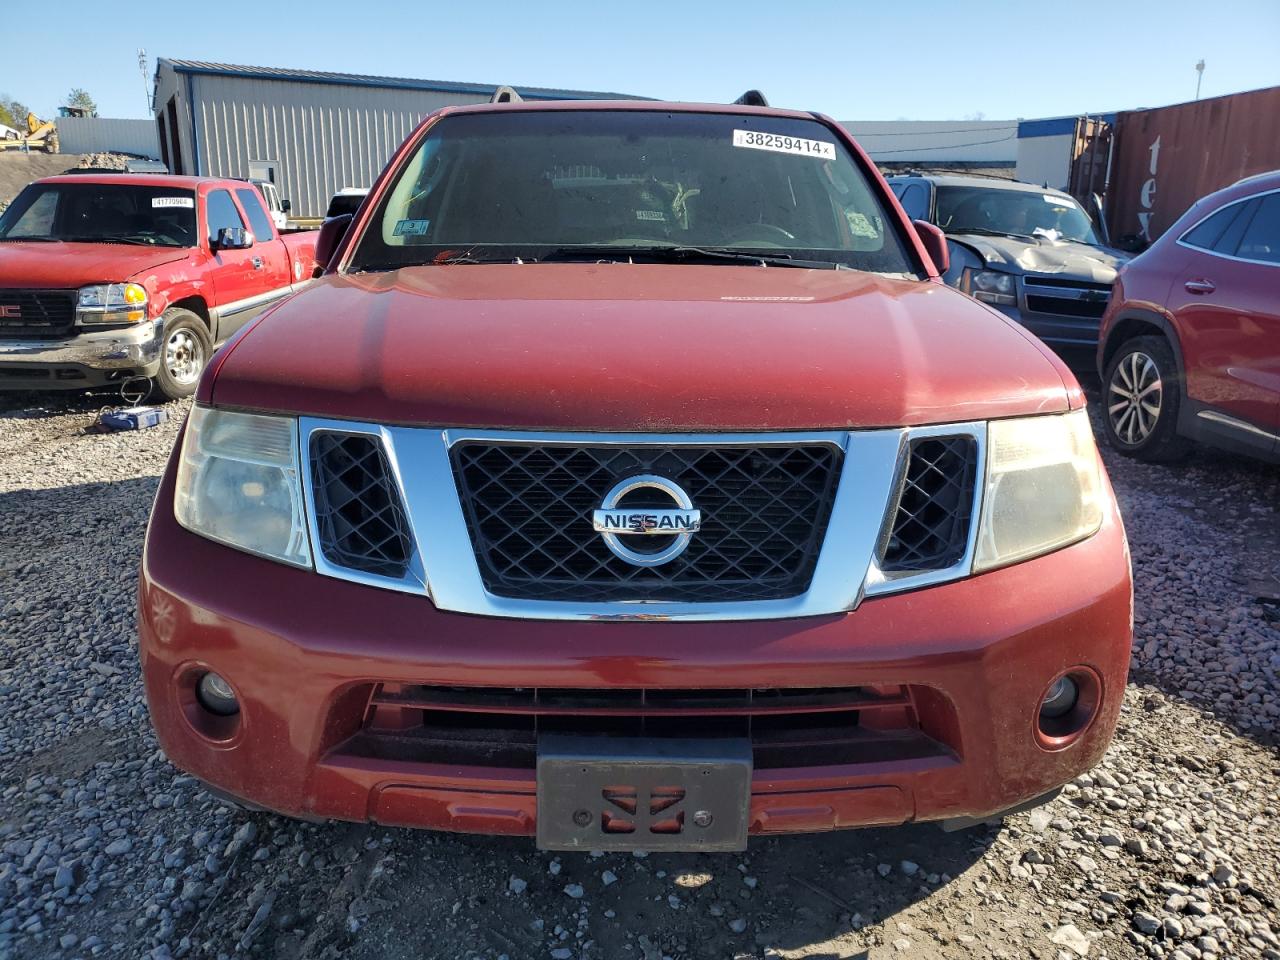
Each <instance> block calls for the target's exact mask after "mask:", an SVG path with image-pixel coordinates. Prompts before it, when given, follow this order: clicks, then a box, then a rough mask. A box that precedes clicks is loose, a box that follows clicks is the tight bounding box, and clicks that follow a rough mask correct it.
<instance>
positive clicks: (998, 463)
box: [974, 410, 1102, 572]
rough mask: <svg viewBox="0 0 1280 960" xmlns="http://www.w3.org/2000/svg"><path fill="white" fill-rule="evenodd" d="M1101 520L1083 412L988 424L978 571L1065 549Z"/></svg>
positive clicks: (1094, 451) (1094, 450) (1095, 471)
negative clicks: (1061, 548) (985, 477)
mask: <svg viewBox="0 0 1280 960" xmlns="http://www.w3.org/2000/svg"><path fill="white" fill-rule="evenodd" d="M1101 525H1102V477H1101V474H1100V472H1099V470H1098V451H1097V448H1096V447H1095V446H1094V443H1093V431H1092V430H1090V428H1089V417H1088V415H1087V414H1086V413H1085V411H1084V410H1077V411H1075V412H1073V413H1067V414H1057V415H1054V416H1048V417H1023V418H1019V419H1016V420H993V421H991V422H990V423H989V424H988V425H987V479H986V490H985V493H984V496H983V499H982V520H981V525H980V526H979V528H978V548H977V554H976V556H975V557H974V572H978V571H981V570H990V569H992V568H993V567H1002V566H1005V565H1006V564H1010V563H1015V562H1017V561H1018V560H1025V559H1027V558H1029V557H1034V556H1038V555H1040V554H1042V553H1048V552H1049V551H1051V550H1056V549H1058V548H1059V547H1065V546H1066V545H1067V544H1069V543H1074V542H1075V541H1077V540H1083V539H1084V538H1085V537H1088V536H1090V535H1091V534H1093V533H1096V532H1097V530H1098V528H1099V527H1100V526H1101Z"/></svg>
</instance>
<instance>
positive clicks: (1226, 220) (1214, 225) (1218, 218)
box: [1182, 203, 1245, 253]
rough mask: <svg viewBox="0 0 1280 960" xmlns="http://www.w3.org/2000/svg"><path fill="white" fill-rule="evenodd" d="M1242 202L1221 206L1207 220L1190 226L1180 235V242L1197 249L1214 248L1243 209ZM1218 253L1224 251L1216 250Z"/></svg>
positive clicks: (1211, 249)
mask: <svg viewBox="0 0 1280 960" xmlns="http://www.w3.org/2000/svg"><path fill="white" fill-rule="evenodd" d="M1244 207H1245V204H1243V203H1232V204H1229V205H1228V206H1225V207H1223V208H1222V209H1221V210H1219V211H1218V212H1217V213H1215V214H1213V216H1211V217H1209V218H1208V219H1207V220H1202V221H1201V222H1200V224H1199V225H1198V226H1195V227H1192V228H1191V229H1190V230H1188V231H1187V232H1186V233H1184V234H1183V235H1182V242H1183V243H1185V244H1186V245H1187V246H1189V247H1195V248H1196V249H1198V250H1210V251H1213V250H1216V249H1217V246H1216V245H1217V243H1218V241H1219V240H1221V239H1222V237H1223V234H1225V233H1226V232H1227V230H1228V229H1229V228H1230V227H1231V225H1232V224H1233V223H1234V222H1235V220H1236V217H1238V216H1239V215H1240V213H1241V211H1242V210H1243V209H1244ZM1218 252H1219V253H1222V252H1225V251H1221V250H1218Z"/></svg>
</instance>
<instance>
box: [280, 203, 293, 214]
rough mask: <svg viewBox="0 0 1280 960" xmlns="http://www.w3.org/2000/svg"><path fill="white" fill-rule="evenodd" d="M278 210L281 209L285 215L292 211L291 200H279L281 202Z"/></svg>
mask: <svg viewBox="0 0 1280 960" xmlns="http://www.w3.org/2000/svg"><path fill="white" fill-rule="evenodd" d="M280 209H281V210H282V211H284V212H285V213H288V212H289V211H290V210H292V209H293V201H292V200H281V201H280Z"/></svg>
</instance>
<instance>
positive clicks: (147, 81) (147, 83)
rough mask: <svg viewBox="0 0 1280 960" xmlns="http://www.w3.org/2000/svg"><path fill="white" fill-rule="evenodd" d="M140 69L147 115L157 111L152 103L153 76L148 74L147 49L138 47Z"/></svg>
mask: <svg viewBox="0 0 1280 960" xmlns="http://www.w3.org/2000/svg"><path fill="white" fill-rule="evenodd" d="M138 71H139V72H140V73H141V74H142V100H143V103H145V104H146V105H147V116H148V117H149V116H151V114H152V113H154V112H155V108H154V107H153V106H152V104H151V78H150V77H148V76H147V51H145V50H143V49H142V48H141V47H139V48H138Z"/></svg>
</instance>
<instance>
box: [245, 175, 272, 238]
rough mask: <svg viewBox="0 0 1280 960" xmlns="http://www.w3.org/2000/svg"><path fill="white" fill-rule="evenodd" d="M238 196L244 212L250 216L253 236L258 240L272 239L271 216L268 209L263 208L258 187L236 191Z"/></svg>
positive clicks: (250, 227)
mask: <svg viewBox="0 0 1280 960" xmlns="http://www.w3.org/2000/svg"><path fill="white" fill-rule="evenodd" d="M236 196H237V197H239V198H240V206H242V207H243V208H244V212H245V213H246V214H247V215H248V217H249V229H251V230H252V231H253V236H254V238H255V239H257V240H270V239H271V237H272V232H271V218H270V217H268V216H267V211H266V210H265V209H263V206H262V199H261V198H260V197H259V195H258V190H257V188H256V187H245V188H244V189H242V190H237V191H236Z"/></svg>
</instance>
